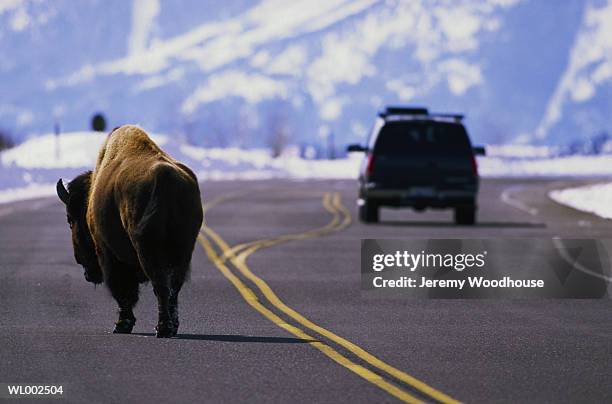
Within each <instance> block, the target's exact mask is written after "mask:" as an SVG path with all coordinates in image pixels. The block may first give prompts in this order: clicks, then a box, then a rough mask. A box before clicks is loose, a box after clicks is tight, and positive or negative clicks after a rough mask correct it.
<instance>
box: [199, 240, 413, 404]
mask: <svg viewBox="0 0 612 404" xmlns="http://www.w3.org/2000/svg"><path fill="white" fill-rule="evenodd" d="M198 240H199V241H200V244H201V245H202V247H203V248H204V251H205V252H206V255H208V258H209V259H210V260H211V262H213V264H214V265H215V266H216V267H217V269H218V270H219V271H220V272H221V273H222V274H223V276H225V277H226V278H227V279H228V280H229V281H230V282H231V284H232V285H233V286H234V287H235V288H236V290H238V292H239V293H240V295H241V296H242V298H243V299H244V300H245V301H246V302H247V303H248V304H249V305H250V306H251V307H253V308H254V309H255V310H257V311H258V312H259V313H261V314H262V315H263V316H264V317H266V318H267V319H268V320H270V321H271V322H272V323H274V324H275V325H277V326H278V327H280V328H282V329H284V330H286V331H287V332H289V333H291V334H293V335H295V336H296V337H298V338H300V339H302V340H304V341H307V342H308V344H309V345H311V346H313V347H315V348H316V349H318V350H319V351H321V352H322V353H323V354H325V355H326V356H327V357H329V358H330V359H332V360H333V361H334V362H336V363H338V364H340V365H342V366H344V367H345V368H347V369H348V370H350V371H351V372H353V373H355V374H357V375H358V376H360V377H362V378H363V379H365V380H367V381H368V382H370V383H373V384H374V385H376V386H377V387H379V388H381V389H383V390H384V391H386V392H387V393H389V394H391V395H393V396H394V397H396V398H398V399H399V400H401V401H403V402H405V403H423V401H422V400H420V399H418V398H416V397H414V396H412V395H411V394H409V393H408V392H406V391H404V390H402V389H400V388H399V387H398V386H395V385H394V384H391V383H389V382H387V381H386V380H385V379H383V378H382V377H381V376H380V375H377V374H376V373H374V372H372V371H371V370H369V369H367V368H365V367H363V366H361V365H358V364H356V363H354V362H353V361H351V360H350V359H348V358H347V357H345V356H344V355H342V354H340V353H339V352H338V351H336V350H335V349H333V348H332V347H331V346H329V345H327V344H325V343H323V342H320V341H317V340H316V339H314V338H313V337H311V336H310V335H308V334H306V333H305V332H304V331H303V330H302V329H300V328H297V327H295V326H293V325H291V324H288V323H287V322H286V321H284V320H283V319H282V318H280V317H278V316H277V315H276V314H274V313H273V312H272V311H270V310H269V309H268V308H266V307H265V306H264V305H262V304H261V302H260V301H259V299H258V298H257V295H256V294H255V293H254V292H253V291H252V290H251V289H250V288H249V287H248V286H246V285H245V284H244V283H243V282H242V281H241V280H240V278H238V277H237V276H236V275H234V274H233V273H232V271H231V270H230V269H229V268H228V267H227V266H226V265H225V264H224V263H223V261H222V260H221V258H220V257H219V255H218V254H217V253H216V252H215V250H214V248H213V247H212V245H211V244H210V241H208V240H207V239H206V238H205V237H204V236H202V235H201V234H200V235H199V236H198Z"/></svg>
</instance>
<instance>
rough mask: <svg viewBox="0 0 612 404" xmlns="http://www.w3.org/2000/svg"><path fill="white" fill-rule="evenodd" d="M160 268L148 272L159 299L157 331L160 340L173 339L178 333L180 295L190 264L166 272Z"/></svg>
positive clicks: (171, 267)
mask: <svg viewBox="0 0 612 404" xmlns="http://www.w3.org/2000/svg"><path fill="white" fill-rule="evenodd" d="M159 268H160V266H157V267H156V268H155V269H153V268H151V269H149V270H148V271H147V274H149V277H150V278H151V283H152V284H153V292H154V293H155V296H156V297H157V308H158V313H159V317H158V321H157V326H156V327H155V331H156V336H157V337H158V338H171V337H175V336H176V334H177V333H178V328H179V318H178V295H179V292H180V291H181V287H182V286H183V283H184V282H185V277H186V275H187V272H188V270H189V264H185V265H180V266H170V268H166V270H160V269H159ZM162 268H163V267H162Z"/></svg>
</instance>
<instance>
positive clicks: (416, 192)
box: [359, 187, 476, 208]
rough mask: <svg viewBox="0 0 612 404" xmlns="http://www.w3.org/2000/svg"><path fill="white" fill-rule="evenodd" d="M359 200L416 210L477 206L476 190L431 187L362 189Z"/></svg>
mask: <svg viewBox="0 0 612 404" xmlns="http://www.w3.org/2000/svg"><path fill="white" fill-rule="evenodd" d="M359 199H361V200H364V199H367V200H368V201H371V202H374V203H376V204H377V205H380V206H398V207H399V206H410V207H415V208H450V207H460V206H475V205H476V190H474V191H472V190H455V189H448V190H435V189H433V188H430V187H413V188H411V189H374V188H369V189H365V188H361V189H360V191H359Z"/></svg>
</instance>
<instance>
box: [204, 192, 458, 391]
mask: <svg viewBox="0 0 612 404" xmlns="http://www.w3.org/2000/svg"><path fill="white" fill-rule="evenodd" d="M323 200H324V203H325V200H326V198H325V197H324V198H323ZM340 206H342V203H341V200H340V196H339V194H336V195H335V196H334V197H332V203H331V204H330V205H329V207H330V209H329V210H333V211H334V212H338V211H340V212H341V213H342V214H343V215H345V219H344V220H343V221H342V222H340V225H337V224H336V223H337V220H336V218H337V216H336V215H335V214H334V220H332V222H333V223H334V227H333V228H338V229H342V228H344V227H346V226H347V225H348V224H350V221H351V219H350V213H349V212H348V210H347V209H346V208H344V207H343V208H344V209H342V208H340ZM332 222H330V223H332ZM333 228H328V227H327V226H324V227H322V228H320V229H315V230H313V231H310V232H304V233H302V235H303V234H310V236H309V237H314V236H315V235H316V234H318V233H320V234H321V235H322V234H326V233H328V232H331V231H333ZM322 229H324V230H323V231H321V230H322ZM203 230H204V232H205V233H206V234H207V235H208V236H209V237H210V238H211V239H212V240H213V241H215V243H216V244H217V245H218V246H219V248H220V249H221V251H222V252H223V254H224V255H228V256H229V259H230V261H231V262H232V264H233V265H234V266H235V267H236V268H237V269H238V270H239V271H240V272H241V273H242V274H243V275H244V276H245V277H246V278H247V279H249V280H250V281H251V282H253V283H254V284H255V285H256V286H257V288H258V289H259V290H260V291H261V293H262V294H263V295H264V296H265V297H266V299H267V300H268V301H269V302H270V303H271V304H272V305H274V306H275V307H276V308H277V309H278V310H280V311H281V312H283V313H285V314H286V315H288V316H289V317H291V318H293V319H294V320H295V321H297V322H298V323H300V324H301V325H303V326H304V327H306V328H309V329H311V330H312V331H315V332H317V333H318V334H320V335H322V336H324V337H326V338H328V339H329V340H331V341H333V342H335V343H337V344H338V345H340V346H342V347H343V348H345V349H347V350H348V351H350V352H352V353H353V354H354V355H356V356H357V357H359V358H360V359H362V360H363V361H365V362H366V363H368V364H370V365H371V366H373V367H375V368H377V369H379V370H381V371H384V372H385V373H387V374H388V375H390V376H392V377H395V378H396V379H398V380H400V381H402V382H404V383H406V384H408V385H409V386H411V387H413V388H415V389H417V390H418V391H420V392H422V393H424V394H426V395H428V396H430V397H432V398H434V399H436V400H438V401H440V402H443V403H458V402H459V401H457V400H455V399H454V398H452V397H450V396H448V395H446V394H444V393H442V392H441V391H438V390H436V389H435V388H433V387H431V386H429V385H427V384H426V383H424V382H422V381H420V380H418V379H416V378H415V377H413V376H410V375H409V374H407V373H405V372H403V371H401V370H399V369H397V368H395V367H393V366H391V365H389V364H387V363H385V362H383V361H382V360H380V359H379V358H377V357H375V356H374V355H372V354H370V353H368V352H367V351H365V350H364V349H363V348H361V347H359V346H357V345H355V344H353V343H352V342H350V341H348V340H346V339H344V338H342V337H340V336H338V335H336V334H334V333H333V332H331V331H329V330H327V329H325V328H323V327H321V326H319V325H317V324H315V323H313V322H312V321H310V320H308V319H307V318H305V317H304V316H302V315H301V314H299V313H298V312H296V311H295V310H293V309H292V308H290V307H288V306H287V305H286V304H285V303H284V302H283V301H281V299H280V298H279V297H278V296H277V295H276V294H275V293H274V292H273V291H272V289H271V288H270V287H269V286H268V284H267V283H266V282H265V281H264V280H263V279H261V278H259V277H258V276H256V275H255V274H253V273H252V272H251V270H250V269H249V267H248V265H247V264H246V258H247V257H248V256H249V255H250V254H252V253H253V252H255V251H256V250H258V249H259V248H263V247H264V246H271V245H276V244H280V243H282V242H284V241H286V240H287V238H286V237H285V238H283V239H281V238H280V237H279V238H278V239H277V240H275V241H276V242H275V243H274V244H272V241H270V240H265V241H262V243H261V244H260V245H254V246H252V247H250V248H248V249H247V250H245V251H243V252H242V253H240V256H239V257H238V256H236V255H235V254H233V253H232V252H231V248H230V246H229V245H228V244H227V243H226V242H225V241H224V240H223V239H222V238H221V237H220V236H219V235H218V234H217V233H216V232H215V231H214V230H212V229H211V228H209V227H205V228H203ZM292 236H293V237H298V234H295V235H292ZM303 238H308V236H307V237H303ZM264 244H265V245H264Z"/></svg>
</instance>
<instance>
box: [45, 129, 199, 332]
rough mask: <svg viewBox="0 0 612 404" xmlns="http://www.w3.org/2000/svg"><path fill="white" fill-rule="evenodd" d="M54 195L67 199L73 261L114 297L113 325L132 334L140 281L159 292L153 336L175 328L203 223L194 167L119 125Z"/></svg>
mask: <svg viewBox="0 0 612 404" xmlns="http://www.w3.org/2000/svg"><path fill="white" fill-rule="evenodd" d="M57 191H58V196H59V197H60V199H61V200H62V201H63V202H64V203H65V204H66V212H67V216H68V223H69V224H70V228H71V229H72V243H73V247H74V256H75V259H76V261H77V263H79V264H81V265H82V266H83V267H84V268H85V278H86V279H87V280H88V281H90V282H93V283H102V282H104V283H105V284H106V285H107V286H108V288H109V289H110V291H111V294H112V295H113V297H114V298H115V300H117V303H118V304H119V321H117V323H116V325H115V330H114V332H117V333H129V332H131V331H132V328H133V327H134V324H135V322H136V318H135V317H134V313H133V311H132V309H133V307H134V306H135V304H136V302H137V300H138V288H139V283H142V282H145V281H149V280H150V281H151V283H152V285H153V291H154V292H155V295H156V296H157V301H158V308H159V320H158V324H157V328H156V330H157V336H158V337H169V336H174V335H176V333H177V330H178V326H179V320H178V311H177V310H178V307H177V306H178V294H179V291H180V290H181V286H182V285H183V282H184V281H185V277H186V276H187V274H188V271H189V265H190V261H191V254H192V252H193V248H194V245H195V241H196V238H197V235H198V232H199V230H200V226H201V225H202V205H201V201H200V189H199V187H198V181H197V178H196V176H195V174H194V173H193V172H192V171H191V170H190V169H189V168H187V167H186V166H185V165H183V164H181V163H179V162H178V161H176V160H174V159H173V158H171V157H170V156H169V155H168V154H166V153H165V152H164V151H162V150H161V149H160V148H159V147H158V146H157V145H156V144H155V143H154V142H153V141H152V140H151V139H150V138H149V136H147V134H146V133H145V132H144V131H143V130H141V129H139V128H137V127H135V126H129V125H128V126H122V127H120V128H116V129H115V130H113V131H112V132H111V134H110V135H109V136H108V138H107V140H106V142H105V144H104V146H103V147H102V149H101V150H100V153H99V155H98V160H97V163H96V168H95V170H94V171H93V172H91V171H89V172H86V173H83V174H81V175H79V176H78V177H76V178H75V179H74V180H72V181H71V182H70V183H69V184H68V189H67V190H66V188H64V185H63V183H62V181H61V180H60V181H58V184H57Z"/></svg>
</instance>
